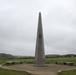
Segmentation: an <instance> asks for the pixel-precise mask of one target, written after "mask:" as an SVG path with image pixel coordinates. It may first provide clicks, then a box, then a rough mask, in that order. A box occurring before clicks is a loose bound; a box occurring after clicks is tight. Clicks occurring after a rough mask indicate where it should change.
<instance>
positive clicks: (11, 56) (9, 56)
mask: <svg viewBox="0 0 76 75" xmlns="http://www.w3.org/2000/svg"><path fill="white" fill-rule="evenodd" d="M13 57H14V56H13V55H11V54H5V53H0V58H13Z"/></svg>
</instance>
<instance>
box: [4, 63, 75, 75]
mask: <svg viewBox="0 0 76 75" xmlns="http://www.w3.org/2000/svg"><path fill="white" fill-rule="evenodd" d="M4 67H5V68H8V69H15V70H22V71H28V72H30V73H32V74H34V75H57V73H58V71H59V70H65V69H73V68H76V66H65V65H56V64H48V65H47V66H46V67H35V66H34V65H33V64H21V65H20V64H18V65H12V66H4Z"/></svg>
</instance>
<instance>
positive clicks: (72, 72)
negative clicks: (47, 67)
mask: <svg viewBox="0 0 76 75" xmlns="http://www.w3.org/2000/svg"><path fill="white" fill-rule="evenodd" d="M58 75H76V70H69V71H62V72H60V73H58Z"/></svg>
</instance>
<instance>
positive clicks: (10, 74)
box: [0, 68, 31, 75]
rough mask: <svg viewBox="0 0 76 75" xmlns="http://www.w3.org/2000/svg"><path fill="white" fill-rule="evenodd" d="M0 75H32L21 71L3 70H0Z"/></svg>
mask: <svg viewBox="0 0 76 75" xmlns="http://www.w3.org/2000/svg"><path fill="white" fill-rule="evenodd" d="M0 75H31V74H29V73H26V72H21V71H15V70H6V69H3V68H0Z"/></svg>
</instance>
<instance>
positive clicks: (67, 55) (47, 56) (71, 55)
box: [46, 54, 76, 58]
mask: <svg viewBox="0 0 76 75" xmlns="http://www.w3.org/2000/svg"><path fill="white" fill-rule="evenodd" d="M50 57H76V55H75V54H66V55H56V54H54V55H46V58H50Z"/></svg>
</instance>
